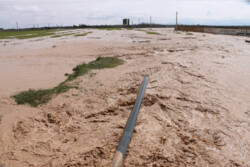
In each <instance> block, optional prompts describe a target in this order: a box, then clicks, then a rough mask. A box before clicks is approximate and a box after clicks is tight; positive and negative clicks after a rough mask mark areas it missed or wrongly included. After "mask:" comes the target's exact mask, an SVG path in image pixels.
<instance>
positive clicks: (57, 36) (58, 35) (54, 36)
mask: <svg viewBox="0 0 250 167" xmlns="http://www.w3.org/2000/svg"><path fill="white" fill-rule="evenodd" d="M69 35H74V33H66V34H57V35H53V36H51V38H59V37H63V36H69Z"/></svg>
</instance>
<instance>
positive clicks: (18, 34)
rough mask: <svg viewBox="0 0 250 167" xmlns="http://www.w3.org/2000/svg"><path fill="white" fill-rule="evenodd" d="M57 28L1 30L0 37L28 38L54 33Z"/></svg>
mask: <svg viewBox="0 0 250 167" xmlns="http://www.w3.org/2000/svg"><path fill="white" fill-rule="evenodd" d="M56 31H59V30H25V31H2V32H0V39H14V38H17V39H28V38H36V37H43V36H49V35H54V33H55V32H56Z"/></svg>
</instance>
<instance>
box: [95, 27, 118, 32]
mask: <svg viewBox="0 0 250 167" xmlns="http://www.w3.org/2000/svg"><path fill="white" fill-rule="evenodd" d="M98 29H99V30H108V31H112V30H122V28H115V27H107V28H98Z"/></svg>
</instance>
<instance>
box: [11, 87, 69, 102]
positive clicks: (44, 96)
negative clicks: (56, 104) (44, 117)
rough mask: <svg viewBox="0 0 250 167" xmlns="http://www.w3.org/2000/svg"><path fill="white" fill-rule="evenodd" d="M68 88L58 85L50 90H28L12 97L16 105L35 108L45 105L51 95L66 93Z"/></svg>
mask: <svg viewBox="0 0 250 167" xmlns="http://www.w3.org/2000/svg"><path fill="white" fill-rule="evenodd" d="M70 88H72V87H70V86H68V85H65V84H64V83H62V84H60V85H58V86H57V87H55V88H52V89H39V90H33V89H30V90H28V91H24V92H21V93H19V94H17V95H14V96H13V97H14V98H15V100H16V102H17V104H26V103H27V104H30V105H31V106H33V107H37V106H38V105H40V104H44V103H47V102H48V101H49V100H50V99H51V98H52V96H53V95H56V94H59V93H63V92H67V91H68V90H69V89H70Z"/></svg>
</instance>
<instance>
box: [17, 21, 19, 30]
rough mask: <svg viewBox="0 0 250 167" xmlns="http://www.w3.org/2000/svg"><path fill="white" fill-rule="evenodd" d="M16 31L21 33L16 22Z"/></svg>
mask: <svg viewBox="0 0 250 167" xmlns="http://www.w3.org/2000/svg"><path fill="white" fill-rule="evenodd" d="M16 29H17V31H19V29H18V22H16Z"/></svg>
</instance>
